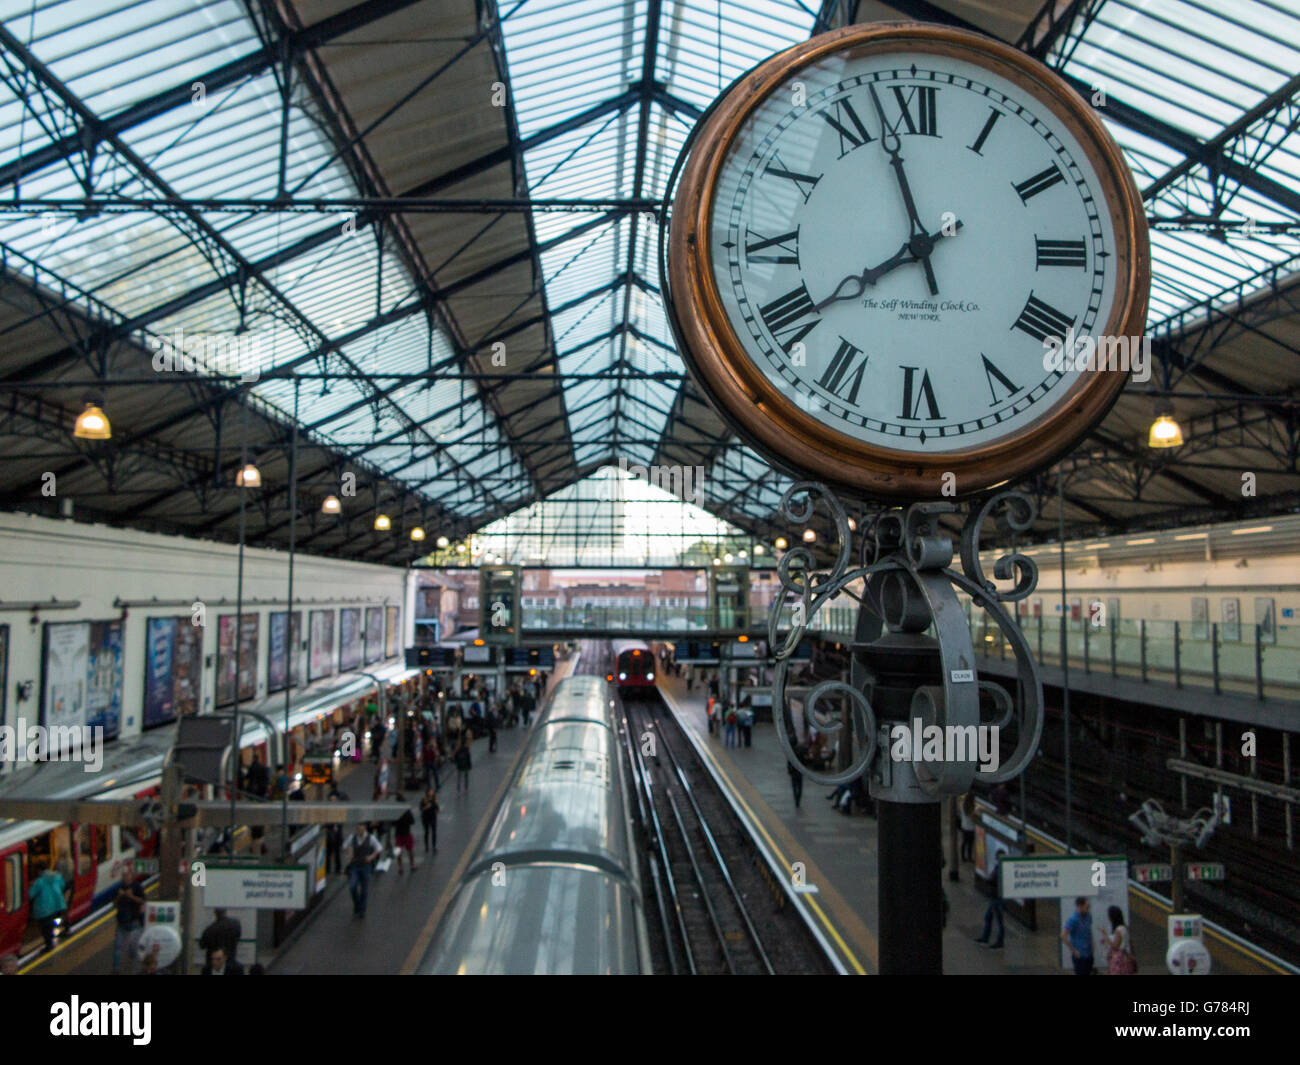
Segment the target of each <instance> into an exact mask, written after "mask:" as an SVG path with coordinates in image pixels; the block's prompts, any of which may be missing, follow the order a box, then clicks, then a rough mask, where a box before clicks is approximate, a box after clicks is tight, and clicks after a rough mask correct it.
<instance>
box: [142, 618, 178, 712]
mask: <svg viewBox="0 0 1300 1065" xmlns="http://www.w3.org/2000/svg"><path fill="white" fill-rule="evenodd" d="M176 628H177V619H176V618H149V620H148V621H146V622H145V627H144V716H143V719H142V726H143V727H144V728H152V727H153V726H155V725H165V724H166V723H167V722H168V721H174V720H175V719H176V701H175V699H174V697H173V677H174V673H173V672H172V653H173V652H174V651H175V649H176Z"/></svg>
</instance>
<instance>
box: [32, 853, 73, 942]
mask: <svg viewBox="0 0 1300 1065" xmlns="http://www.w3.org/2000/svg"><path fill="white" fill-rule="evenodd" d="M27 898H28V899H29V900H31V904H32V919H33V920H35V921H36V923H37V924H38V925H39V926H40V929H41V937H42V938H43V939H44V940H45V953H47V954H48V953H49V952H50V951H52V950H53V949H54V930H55V928H56V927H58V923H59V916H60V915H61V914H62V913H64V911H66V910H67V908H68V900H67V898H66V889H65V887H64V883H63V877H61V876H60V875H59V874H58V873H57V872H55V870H54V869H53V867H51V866H48V865H46V866H44V867H43V868H42V870H41V875H40V876H38V877H37V878H36V879H35V880H33V881H32V885H31V887H29V888H28V889H27Z"/></svg>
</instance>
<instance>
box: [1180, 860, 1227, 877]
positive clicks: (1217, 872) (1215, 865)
mask: <svg viewBox="0 0 1300 1065" xmlns="http://www.w3.org/2000/svg"><path fill="white" fill-rule="evenodd" d="M1183 868H1184V869H1185V871H1186V873H1187V879H1188V880H1222V879H1223V878H1224V876H1225V871H1224V868H1223V863H1222V862H1188V863H1187V864H1186V865H1185V866H1184V867H1183Z"/></svg>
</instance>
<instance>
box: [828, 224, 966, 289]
mask: <svg viewBox="0 0 1300 1065" xmlns="http://www.w3.org/2000/svg"><path fill="white" fill-rule="evenodd" d="M961 227H962V223H961V221H960V220H958V221H957V222H956V224H955V225H954V226H953V229H952V233H956V232H957V230H959V229H961ZM950 235H951V234H950V233H948V232H946V231H945V230H943V229H941V230H939V231H938V232H937V233H928V234H927V233H922V234H921V235H920V238H919V239H918V238H911V239H909V240H908V241H907V243H906V244H904V245H903V246H902V247H901V248H899V249H898V251H896V252H895V253H894V254H893V255H891V256H890V257H889V258H888V259H886V260H885V261H884V262H883V263H881V264H880V265H879V266H871V267H868V268H867V269H866V270H863V271H862V273H860V274H850V275H849V276H848V277H846V278H844V280H842V281H841V282H840V283H839V284H838V285H836V286H835V291H834V292H832V293H831V294H830V295H829V296H827V297H826V298H825V299H824V300H822V301H821V302H820V303H817V304H814V305H813V310H815V311H819V312H820V311H822V310H824V309H825V308H827V307H829V306H830V305H831V304H832V303H835V302H836V301H837V300H855V299H857V298H858V297H859V296H861V295H862V294H863V293H864V292H866V290H867V286H868V285H874V284H875V283H876V282H877V281H879V280H880V279H881V278H882V277H884V276H885V275H886V274H888V273H890V272H891V271H893V270H896V269H898V267H900V266H905V265H906V264H907V263H914V262H919V261H924V260H923V259H922V256H920V255H917V254H916V252H917V249H918V247H919V248H920V249H921V250H923V251H924V253H925V256H924V258H925V259H928V258H929V255H930V251H931V249H933V248H934V246H935V244H937V243H938V242H939V241H940V240H942V239H943V238H944V237H946V236H950ZM850 285H853V286H856V291H853V292H846V291H845V289H846V288H847V287H848V286H850Z"/></svg>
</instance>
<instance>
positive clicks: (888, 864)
mask: <svg viewBox="0 0 1300 1065" xmlns="http://www.w3.org/2000/svg"><path fill="white" fill-rule="evenodd" d="M876 810H877V818H876V823H877V826H878V833H879V834H878V840H879V853H880V866H879V869H880V882H879V886H878V889H877V890H878V891H879V902H878V911H877V912H878V914H879V923H880V975H881V976H929V975H942V973H943V885H942V879H941V876H942V874H941V869H940V863H941V860H942V856H943V850H942V848H943V840H942V838H941V820H942V818H941V814H942V811H941V808H940V804H939V803H937V802H919V803H910V802H879V803H877V804H876Z"/></svg>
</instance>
